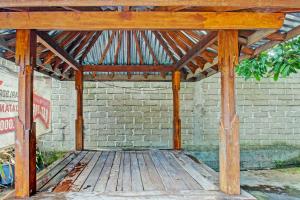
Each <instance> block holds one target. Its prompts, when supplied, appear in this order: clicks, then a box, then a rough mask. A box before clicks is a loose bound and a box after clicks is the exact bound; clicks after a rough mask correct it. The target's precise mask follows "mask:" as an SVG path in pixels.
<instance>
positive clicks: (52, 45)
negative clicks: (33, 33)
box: [37, 31, 79, 70]
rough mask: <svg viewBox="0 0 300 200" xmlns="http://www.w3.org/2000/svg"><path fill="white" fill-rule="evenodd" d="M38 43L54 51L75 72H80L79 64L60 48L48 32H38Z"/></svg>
mask: <svg viewBox="0 0 300 200" xmlns="http://www.w3.org/2000/svg"><path fill="white" fill-rule="evenodd" d="M37 36H38V42H40V43H41V44H43V45H44V46H45V47H46V48H47V49H49V50H50V51H52V52H53V53H54V54H55V55H56V56H57V57H59V58H60V59H61V60H63V61H64V62H66V63H67V64H68V65H69V66H71V67H72V68H73V69H74V70H78V69H79V68H78V66H79V64H78V63H77V62H76V61H75V60H74V59H73V58H72V57H71V56H70V55H69V54H68V53H67V52H66V51H65V50H64V49H63V48H62V47H60V46H59V45H58V44H57V43H56V42H55V41H54V40H53V39H52V38H51V37H50V36H49V35H48V33H46V32H39V31H37Z"/></svg>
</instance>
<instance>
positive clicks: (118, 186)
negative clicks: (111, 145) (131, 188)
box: [117, 151, 125, 191]
mask: <svg viewBox="0 0 300 200" xmlns="http://www.w3.org/2000/svg"><path fill="white" fill-rule="evenodd" d="M124 155H125V154H124V151H122V152H121V158H120V169H119V176H118V183H117V191H123V172H124Z"/></svg>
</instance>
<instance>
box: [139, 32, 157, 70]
mask: <svg viewBox="0 0 300 200" xmlns="http://www.w3.org/2000/svg"><path fill="white" fill-rule="evenodd" d="M141 36H142V38H143V39H144V41H145V43H146V46H147V47H148V49H149V52H150V54H151V56H152V58H153V61H154V64H155V65H158V60H157V58H156V55H155V53H154V50H153V48H152V46H151V44H150V42H149V40H148V38H147V36H146V34H145V32H144V31H141Z"/></svg>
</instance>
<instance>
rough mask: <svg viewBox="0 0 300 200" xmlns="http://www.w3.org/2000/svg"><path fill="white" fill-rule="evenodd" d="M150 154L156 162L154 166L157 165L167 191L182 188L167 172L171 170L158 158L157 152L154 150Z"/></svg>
mask: <svg viewBox="0 0 300 200" xmlns="http://www.w3.org/2000/svg"><path fill="white" fill-rule="evenodd" d="M149 154H150V156H151V159H152V161H153V163H154V166H155V168H156V170H157V172H158V174H159V175H160V178H161V180H162V182H163V184H164V187H165V189H166V191H175V190H180V187H179V186H178V185H176V184H174V183H173V180H172V178H171V177H170V176H169V174H168V172H167V170H169V169H165V167H164V166H163V164H162V163H161V161H160V159H159V158H158V156H157V155H156V153H155V152H154V151H150V152H149Z"/></svg>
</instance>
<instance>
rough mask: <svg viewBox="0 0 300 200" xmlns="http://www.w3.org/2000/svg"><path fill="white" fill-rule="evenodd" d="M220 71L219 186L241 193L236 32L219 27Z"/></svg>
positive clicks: (235, 193) (227, 192) (233, 192)
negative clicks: (236, 101)
mask: <svg viewBox="0 0 300 200" xmlns="http://www.w3.org/2000/svg"><path fill="white" fill-rule="evenodd" d="M218 46H219V55H218V60H219V69H220V71H221V120H220V145H219V151H220V155H219V159H220V189H221V191H223V192H225V193H226V194H231V195H237V194H240V145H239V119H238V116H237V114H236V105H235V104H236V103H235V70H234V68H235V66H236V65H237V64H238V58H239V51H238V31H236V30H227V31H226V30H221V31H219V35H218Z"/></svg>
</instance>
